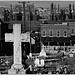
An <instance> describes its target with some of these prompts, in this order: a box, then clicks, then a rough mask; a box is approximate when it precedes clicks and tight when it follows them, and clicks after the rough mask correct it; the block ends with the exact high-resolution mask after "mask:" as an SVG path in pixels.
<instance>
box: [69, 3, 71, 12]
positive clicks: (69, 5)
mask: <svg viewBox="0 0 75 75" xmlns="http://www.w3.org/2000/svg"><path fill="white" fill-rule="evenodd" d="M69 13H71V4H69Z"/></svg>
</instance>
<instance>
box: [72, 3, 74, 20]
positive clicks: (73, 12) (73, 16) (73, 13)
mask: <svg viewBox="0 0 75 75" xmlns="http://www.w3.org/2000/svg"><path fill="white" fill-rule="evenodd" d="M72 17H73V19H74V4H73V16H72Z"/></svg>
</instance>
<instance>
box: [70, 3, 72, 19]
mask: <svg viewBox="0 0 75 75" xmlns="http://www.w3.org/2000/svg"><path fill="white" fill-rule="evenodd" d="M69 19H72V12H71V4H69Z"/></svg>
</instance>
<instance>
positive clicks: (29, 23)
mask: <svg viewBox="0 0 75 75" xmlns="http://www.w3.org/2000/svg"><path fill="white" fill-rule="evenodd" d="M30 13H31V9H30V5H29V32H30V53H31V52H32V50H31V20H30V18H31V17H30Z"/></svg>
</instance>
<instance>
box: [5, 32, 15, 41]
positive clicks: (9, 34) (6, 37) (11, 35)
mask: <svg viewBox="0 0 75 75" xmlns="http://www.w3.org/2000/svg"><path fill="white" fill-rule="evenodd" d="M13 37H14V36H13V34H11V33H5V41H6V42H13V40H14V38H13Z"/></svg>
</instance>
